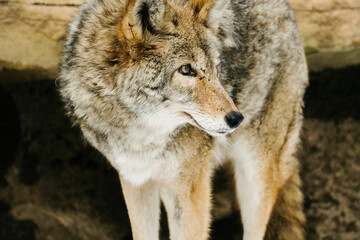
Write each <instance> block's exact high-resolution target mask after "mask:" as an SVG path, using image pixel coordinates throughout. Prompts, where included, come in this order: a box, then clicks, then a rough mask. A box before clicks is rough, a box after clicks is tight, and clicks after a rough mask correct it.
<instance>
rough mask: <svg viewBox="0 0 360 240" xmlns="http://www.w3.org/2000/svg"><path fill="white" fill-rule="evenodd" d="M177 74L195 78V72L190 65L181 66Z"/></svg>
mask: <svg viewBox="0 0 360 240" xmlns="http://www.w3.org/2000/svg"><path fill="white" fill-rule="evenodd" d="M179 73H181V74H182V75H184V76H192V77H195V76H196V71H195V70H194V69H193V68H192V67H191V65H190V64H186V65H182V66H181V67H180V68H179Z"/></svg>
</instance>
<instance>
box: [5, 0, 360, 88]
mask: <svg viewBox="0 0 360 240" xmlns="http://www.w3.org/2000/svg"><path fill="white" fill-rule="evenodd" d="M82 2H83V0H46V1H45V0H9V1H1V0H0V30H1V31H0V81H1V82H3V81H10V80H9V79H11V81H21V80H39V79H54V78H56V75H57V69H58V62H59V59H60V53H61V47H62V43H63V41H64V38H65V35H66V29H67V24H68V22H70V21H71V19H72V17H73V16H74V15H75V14H76V12H77V11H78V6H79V5H80V4H81V3H82ZM290 5H291V6H292V7H293V9H294V10H295V15H296V18H297V21H298V25H299V29H300V31H301V33H302V35H303V38H304V48H305V51H306V53H307V59H308V62H309V69H310V70H311V71H320V70H323V69H325V68H331V67H334V68H336V67H343V66H348V65H353V64H359V63H360V28H359V26H360V1H358V0H290Z"/></svg>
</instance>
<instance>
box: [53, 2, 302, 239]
mask: <svg viewBox="0 0 360 240" xmlns="http://www.w3.org/2000/svg"><path fill="white" fill-rule="evenodd" d="M307 82H308V79H307V67H306V61H305V57H304V52H303V49H302V40H301V37H300V35H299V33H298V30H297V27H296V23H295V20H294V15H293V13H292V11H291V9H290V7H289V6H288V4H287V3H286V1H285V0H272V1H268V0H88V1H87V2H86V3H84V4H83V5H82V6H81V8H80V12H79V14H78V15H77V16H76V18H75V20H74V21H73V22H72V23H71V24H70V28H69V33H68V37H67V39H66V42H65V46H64V52H63V59H62V63H61V71H60V76H59V80H58V83H59V91H60V94H61V96H62V99H63V101H64V102H65V105H66V109H67V111H68V113H69V115H70V116H71V118H72V119H73V121H74V123H75V124H76V125H78V126H79V127H80V128H81V130H82V133H83V135H84V137H85V139H86V140H87V141H88V142H89V143H90V144H91V145H92V146H94V147H95V148H96V149H98V150H99V151H100V152H101V153H102V154H103V155H104V156H105V157H106V158H107V159H108V161H109V162H110V164H111V165H112V166H113V167H114V168H115V169H116V170H117V171H118V174H119V178H120V182H121V185H122V191H123V193H124V197H125V202H126V205H127V210H128V213H129V217H130V222H131V226H132V233H133V238H134V239H136V240H140V239H141V240H142V239H151V240H153V239H158V238H159V236H158V235H159V216H160V214H159V212H160V202H161V201H162V202H163V204H164V206H165V209H166V212H167V217H168V222H169V229H170V238H171V239H179V240H185V239H188V240H190V239H191V240H201V239H207V238H208V235H209V222H210V207H211V175H212V170H213V169H214V167H216V166H217V165H219V164H218V163H219V162H224V161H231V162H232V166H233V168H234V173H235V181H236V184H235V185H236V193H237V199H238V203H239V207H240V212H241V219H242V222H243V228H244V236H243V239H245V240H260V239H278V240H281V239H288V240H290V239H291V240H298V239H303V238H304V237H303V230H302V225H303V223H304V221H305V220H304V215H303V213H302V193H301V191H300V184H301V182H300V179H299V174H298V169H299V167H298V161H297V159H296V156H295V154H296V148H297V145H298V142H299V132H300V128H301V122H302V107H303V100H302V99H303V94H304V89H305V87H306V86H307Z"/></svg>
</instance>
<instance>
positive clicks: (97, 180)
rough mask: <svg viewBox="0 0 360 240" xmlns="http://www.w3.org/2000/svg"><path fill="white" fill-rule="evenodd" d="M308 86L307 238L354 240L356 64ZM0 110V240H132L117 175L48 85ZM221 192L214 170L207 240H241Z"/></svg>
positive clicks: (359, 223)
mask: <svg viewBox="0 0 360 240" xmlns="http://www.w3.org/2000/svg"><path fill="white" fill-rule="evenodd" d="M310 78H311V85H310V87H309V88H308V91H307V93H306V97H305V105H306V107H305V121H304V127H303V134H302V140H303V141H302V142H303V143H302V146H303V147H302V150H301V152H300V153H299V158H300V162H301V164H302V171H301V176H302V179H303V190H304V194H305V204H304V209H305V213H306V216H307V228H306V229H307V231H306V232H307V239H310V240H315V239H324V240H332V239H334V240H335V239H336V240H358V239H360V93H359V91H360V66H355V67H349V68H346V69H339V70H327V71H324V72H321V73H312V74H310ZM0 111H1V118H0V132H1V135H0V153H1V154H2V157H1V161H0V239H2V240H18V239H19V240H20V239H21V240H32V239H38V240H42V239H46V240H63V239H64V240H73V239H82V240H88V239H89V240H92V239H94V240H95V239H96V240H99V239H101V240H107V239H120V240H128V239H131V231H130V225H129V221H128V216H127V213H126V207H125V204H124V200H123V197H122V195H121V188H120V184H119V180H118V178H117V174H116V172H115V171H114V170H113V169H112V168H111V167H110V166H109V164H108V163H107V162H106V160H105V159H104V158H103V157H102V156H101V155H100V154H99V153H98V152H97V151H96V150H94V149H92V148H91V147H90V146H88V145H87V144H86V143H85V142H84V140H83V139H82V138H81V134H80V132H79V130H78V129H76V128H72V127H71V125H70V123H69V121H68V119H67V118H66V117H65V116H64V111H63V109H62V104H61V102H60V101H59V97H58V94H57V92H56V87H55V84H54V81H53V80H49V81H41V82H27V83H17V84H6V85H0ZM228 185H230V184H229V179H227V178H226V175H225V174H224V171H221V170H220V171H219V172H218V174H217V175H216V180H215V197H214V198H215V212H214V214H215V215H216V219H217V220H216V221H215V222H214V223H213V224H212V233H211V236H212V239H213V240H235V239H241V231H242V230H241V225H240V221H239V213H238V212H236V211H234V210H233V206H232V205H231V202H229V201H227V200H226V199H228V197H227V196H228V195H229V193H230V194H231V192H230V190H229V188H227V187H228ZM231 212H232V213H231ZM229 213H231V214H230V215H229ZM163 218H164V217H163ZM163 226H165V227H163V230H162V236H163V239H167V237H166V236H167V235H166V234H167V229H166V222H165V221H163Z"/></svg>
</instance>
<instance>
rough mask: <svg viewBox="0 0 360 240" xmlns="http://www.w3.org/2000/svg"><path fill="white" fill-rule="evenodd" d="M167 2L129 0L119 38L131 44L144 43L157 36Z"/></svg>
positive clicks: (120, 25)
mask: <svg viewBox="0 0 360 240" xmlns="http://www.w3.org/2000/svg"><path fill="white" fill-rule="evenodd" d="M165 5H166V2H165V0H129V1H127V3H126V6H125V8H124V12H123V18H122V19H121V21H120V23H119V38H120V40H126V41H130V42H137V41H144V40H147V39H148V38H150V37H151V35H155V34H156V31H157V28H158V26H160V25H161V24H162V22H163V17H164V14H165Z"/></svg>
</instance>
